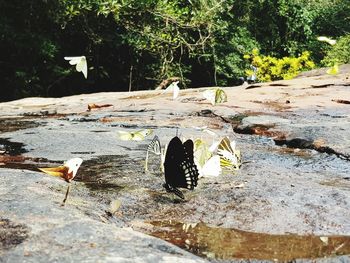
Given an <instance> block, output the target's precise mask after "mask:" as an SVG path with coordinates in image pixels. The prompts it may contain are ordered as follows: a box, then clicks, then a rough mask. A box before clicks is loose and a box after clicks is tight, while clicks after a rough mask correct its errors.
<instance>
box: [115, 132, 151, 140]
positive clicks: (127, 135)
mask: <svg viewBox="0 0 350 263" xmlns="http://www.w3.org/2000/svg"><path fill="white" fill-rule="evenodd" d="M152 132H153V130H151V129H145V130H140V131H134V132H127V131H118V133H119V139H120V140H122V141H143V140H144V139H145V137H146V136H148V135H150V134H151V133H152Z"/></svg>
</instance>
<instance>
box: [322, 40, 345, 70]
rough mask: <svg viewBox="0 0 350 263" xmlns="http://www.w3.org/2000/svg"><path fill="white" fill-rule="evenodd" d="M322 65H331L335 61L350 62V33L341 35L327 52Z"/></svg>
mask: <svg viewBox="0 0 350 263" xmlns="http://www.w3.org/2000/svg"><path fill="white" fill-rule="evenodd" d="M321 63H322V65H324V66H327V67H330V66H333V65H334V64H335V63H338V64H346V63H350V34H348V35H345V36H343V37H340V38H339V39H338V41H337V43H336V44H335V45H334V46H332V48H331V49H329V50H328V51H327V53H326V56H325V58H324V59H323V60H322V61H321Z"/></svg>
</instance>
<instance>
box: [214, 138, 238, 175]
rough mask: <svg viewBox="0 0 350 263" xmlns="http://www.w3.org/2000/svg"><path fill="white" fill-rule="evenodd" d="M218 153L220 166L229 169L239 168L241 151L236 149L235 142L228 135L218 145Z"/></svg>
mask: <svg viewBox="0 0 350 263" xmlns="http://www.w3.org/2000/svg"><path fill="white" fill-rule="evenodd" d="M217 152H218V155H219V156H220V164H221V166H222V167H225V168H228V169H230V170H239V168H240V167H241V165H242V160H241V152H240V151H239V150H236V143H235V142H234V141H230V139H229V138H228V137H225V138H223V139H222V140H221V142H220V143H219V146H218V150H217Z"/></svg>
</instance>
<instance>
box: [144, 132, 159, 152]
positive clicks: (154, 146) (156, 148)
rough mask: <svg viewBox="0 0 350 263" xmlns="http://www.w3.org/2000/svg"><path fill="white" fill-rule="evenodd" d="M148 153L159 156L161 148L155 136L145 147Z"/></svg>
mask: <svg viewBox="0 0 350 263" xmlns="http://www.w3.org/2000/svg"><path fill="white" fill-rule="evenodd" d="M147 151H148V152H152V153H154V154H156V155H160V154H161V146H160V141H159V138H158V136H157V135H155V136H154V137H153V139H152V141H151V143H150V144H149V145H148V147H147Z"/></svg>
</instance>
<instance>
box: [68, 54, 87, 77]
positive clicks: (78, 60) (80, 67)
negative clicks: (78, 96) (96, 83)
mask: <svg viewBox="0 0 350 263" xmlns="http://www.w3.org/2000/svg"><path fill="white" fill-rule="evenodd" d="M64 59H65V60H69V64H71V65H76V66H75V69H76V70H77V71H78V72H81V73H83V75H84V77H85V78H86V79H87V73H88V72H87V62H86V57H85V56H80V57H64Z"/></svg>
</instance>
